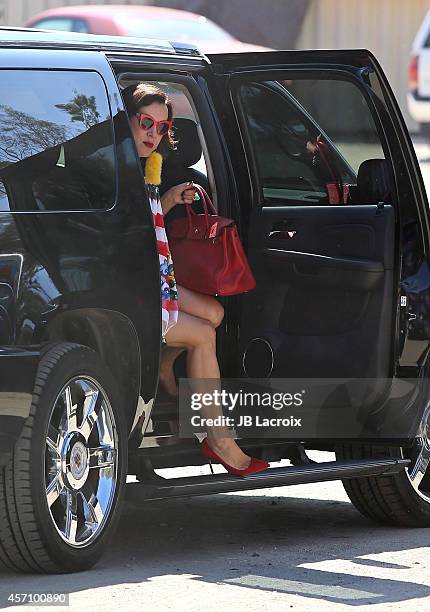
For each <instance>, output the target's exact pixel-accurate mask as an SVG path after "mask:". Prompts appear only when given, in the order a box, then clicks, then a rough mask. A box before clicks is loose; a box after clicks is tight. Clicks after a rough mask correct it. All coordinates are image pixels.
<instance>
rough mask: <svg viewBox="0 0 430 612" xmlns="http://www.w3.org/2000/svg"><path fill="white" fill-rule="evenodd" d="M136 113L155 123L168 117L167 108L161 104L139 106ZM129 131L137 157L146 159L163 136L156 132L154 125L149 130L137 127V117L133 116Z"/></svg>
mask: <svg viewBox="0 0 430 612" xmlns="http://www.w3.org/2000/svg"><path fill="white" fill-rule="evenodd" d="M137 112H138V113H142V114H144V115H150V116H151V117H152V118H153V119H155V121H163V120H166V119H167V118H168V115H169V111H168V109H167V106H166V105H165V104H162V103H161V102H152V104H148V105H147V106H140V107H139V108H138V110H137ZM131 129H132V133H133V138H134V142H135V143H136V148H137V152H138V154H139V157H148V156H149V155H150V154H151V153H152V152H153V151H156V149H157V147H158V145H159V144H160V142H161V139H162V138H163V136H162V135H160V134H159V133H158V132H157V129H156V125H155V123H154V124H153V125H152V127H150V128H149V129H147V130H146V129H143V128H141V127H140V125H139V119H138V117H137V116H136V115H133V117H132V118H131Z"/></svg>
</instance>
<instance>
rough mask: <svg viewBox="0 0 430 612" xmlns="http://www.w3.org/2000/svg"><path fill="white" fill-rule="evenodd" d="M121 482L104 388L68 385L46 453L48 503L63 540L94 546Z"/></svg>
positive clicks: (78, 382)
mask: <svg viewBox="0 0 430 612" xmlns="http://www.w3.org/2000/svg"><path fill="white" fill-rule="evenodd" d="M117 477H118V434H117V428H116V423H115V418H114V415H113V411H112V407H111V405H110V402H109V400H108V397H107V395H106V393H105V391H104V390H103V388H102V387H101V386H100V384H99V383H98V382H97V381H96V380H94V379H92V378H90V377H88V376H79V377H76V378H73V379H71V380H69V381H68V382H67V383H66V384H65V385H64V387H63V389H62V390H61V392H60V393H59V395H58V396H57V399H56V400H55V403H54V406H53V409H52V411H51V415H50V418H49V423H48V430H47V436H46V449H45V486H46V501H47V504H48V509H49V513H50V516H51V519H52V521H53V524H54V526H55V528H56V530H57V532H58V534H59V535H60V537H61V538H62V539H63V540H64V541H65V542H66V543H67V544H68V545H69V546H73V547H75V548H81V547H84V546H89V545H90V544H92V543H93V542H94V540H95V539H96V538H97V537H98V536H99V535H100V534H101V532H102V531H103V528H104V525H105V524H106V521H107V519H108V517H109V515H110V511H111V509H112V503H113V499H114V496H115V491H116V484H117Z"/></svg>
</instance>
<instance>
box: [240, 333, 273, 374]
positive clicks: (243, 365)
mask: <svg viewBox="0 0 430 612" xmlns="http://www.w3.org/2000/svg"><path fill="white" fill-rule="evenodd" d="M257 340H261V341H262V342H265V343H266V344H267V346H268V347H269V349H270V353H271V360H272V363H271V366H270V370H269V373H268V374H267V375H266V376H260V377H259V378H269V376H270V375H271V374H272V372H273V366H274V365H275V355H274V353H273V348H272V345H271V344H270V342H269V341H268V340H266V338H260V337H259V336H258V337H257V338H253V339H252V340H250V342H248V344H247V345H246V348H245V350H244V352H243V356H242V369H243V371H244V372H245V375H246V376H248V377H249V378H251V377H250V376H249V374H248V372H247V371H246V367H245V357H246V353H247V351H248V349H249V347H250V345H251V344H252V343H253V342H256V341H257Z"/></svg>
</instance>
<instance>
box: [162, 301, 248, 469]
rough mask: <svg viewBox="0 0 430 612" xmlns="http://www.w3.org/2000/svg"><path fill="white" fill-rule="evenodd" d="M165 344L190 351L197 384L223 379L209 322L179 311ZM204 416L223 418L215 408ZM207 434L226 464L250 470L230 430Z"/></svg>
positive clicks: (190, 366) (190, 365) (189, 370)
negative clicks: (200, 381) (207, 380)
mask: <svg viewBox="0 0 430 612" xmlns="http://www.w3.org/2000/svg"><path fill="white" fill-rule="evenodd" d="M166 342H167V345H168V346H170V347H173V348H181V349H186V350H187V353H188V354H187V374H188V377H189V378H192V379H194V381H195V383H196V385H198V382H199V380H201V379H218V380H219V379H220V371H219V366H218V360H217V357H216V332H215V328H214V327H213V326H212V325H211V324H210V323H209V322H208V321H207V320H205V319H200V318H198V317H195V316H193V315H190V314H188V313H185V312H182V311H180V312H179V318H178V322H177V324H176V325H175V326H174V327H172V328H171V329H170V330H169V331H168V332H167V334H166ZM202 383H203V381H202ZM202 413H203V414H204V415H205V416H210V417H211V418H215V417H216V416H221V415H222V409H221V407H220V406H215V405H212V406H210V407H207V408H202ZM207 434H208V438H209V440H210V446H211V448H212V449H213V450H214V451H215V452H216V453H218V454H219V455H220V456H221V458H222V459H223V460H224V461H225V462H226V463H228V464H229V465H231V466H233V467H235V468H237V469H245V468H247V467H248V465H249V463H250V460H251V459H250V457H248V455H246V454H245V453H244V452H243V451H242V450H241V449H240V448H239V446H238V445H237V443H236V441H235V440H234V439H233V438H232V437H231V435H230V432H229V430H228V429H226V428H220V427H217V428H208V429H207Z"/></svg>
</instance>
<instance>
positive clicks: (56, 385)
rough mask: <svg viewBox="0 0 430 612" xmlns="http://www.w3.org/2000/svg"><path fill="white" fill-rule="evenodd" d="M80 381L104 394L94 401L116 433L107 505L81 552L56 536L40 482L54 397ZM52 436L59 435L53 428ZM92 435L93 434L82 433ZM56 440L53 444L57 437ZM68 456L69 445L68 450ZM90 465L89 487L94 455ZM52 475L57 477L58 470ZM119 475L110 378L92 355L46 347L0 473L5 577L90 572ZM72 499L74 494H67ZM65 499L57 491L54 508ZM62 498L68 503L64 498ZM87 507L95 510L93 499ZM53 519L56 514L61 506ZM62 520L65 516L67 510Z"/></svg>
mask: <svg viewBox="0 0 430 612" xmlns="http://www.w3.org/2000/svg"><path fill="white" fill-rule="evenodd" d="M79 377H89V378H88V380H91V381H95V382H96V383H97V385H96V386H98V388H99V389H101V390H102V391H103V394H99V395H100V397H103V398H104V399H103V410H106V411H108V414H109V416H110V417H111V421H110V422H111V423H114V425H113V428H112V430H113V431H114V432H115V434H114V438H115V441H116V451H115V452H114V454H111V455H109V460H110V461H112V466H114V467H112V468H111V467H108V468H107V469H108V470H111V472H109V474H110V473H112V474H114V475H115V476H114V477H113V478H112V483H113V484H112V487H111V493H110V497H109V500H110V501H109V506H108V507H107V509H106V513H105V514H103V513H101V514H99V516H101V517H103V519H100V521H99V522H98V520H95V521H94V524H95V525H98V526H97V528H94V534H93V536H94V538H93V540H91V539H90V538H89V539H88V541H89V544H88V546H85V545H84V546H83V547H79V546H73V545H70V544H69V542H68V541H67V540H65V539H63V538H62V537H61V535H60V533H59V531H58V529H57V527H56V524H55V520H54V518H53V514H52V513H51V510H50V506H49V505H48V499H47V484H46V480H45V478H46V469H47V468H46V465H45V453H47V452H48V450H47V449H48V446H49V445H47V431H48V425H52V421H51V419H52V418H53V417H52V415H53V414H54V406H58V405H61V404H59V403H58V401H61V400H59V398H60V395H59V394H60V391H61V390H62V389H63V388H64V386H65V385H66V383H67V382H68V381H73V380H77V381H78V382H79V380H80V378H79ZM72 384H73V383H72ZM61 397H62V396H61ZM106 399H107V401H105V400H106ZM57 400H58V401H57ZM83 405H84V404H83ZM82 420H83V419H82ZM76 422H77V421H76ZM81 424H82V422H81ZM91 427H92V429H90V431H91V432H92V431H93V429H94V432H96V433H97V430H98V428H99V425H97V426H94V427H93V426H91ZM100 427H101V425H100ZM59 432H60V435H61V431H60V430H59ZM92 435H93V433H90V434H89V436H92ZM57 439H58V440H60V436H59V437H58V438H57ZM64 439H66V437H64ZM89 439H90V438H89ZM73 451H74V449H73V447H72V450H71V452H73ZM112 456H113V457H115V459H114V460H112V459H111V457H112ZM96 461H97V464H96V465H95V466H93V467H96V468H97V469H96V470H95V471H94V470H93V471H92V472H91V470H90V469H89V468H90V462H88V461H86V462H85V461H83V462H82V464H85V465H86V466H87V467H88V472H87V473H88V474H91V476H88V477H86V478H87V479H88V481H90V478H91V479H92V478H93V477H95V478H96V480H97V479H99V476H100V473H101V472H100V470H101V468H103V467H104V466H102V465H101V463H99V461H100V462H101V461H102V459H99V455H97V458H96ZM71 464H72V460H71V459H70V465H71ZM56 465H57V466H58V465H60V464H59V463H57V464H56ZM75 465H78V467H79V466H80V465H81V458H80V457H79V458H78V461H75ZM109 465H110V464H109ZM99 466H101V468H100V467H99ZM56 469H59V470H60V471H61V469H62V468H58V467H57V468H56ZM60 471H59V472H58V473H60ZM104 473H106V472H104ZM126 473H127V426H126V421H125V416H124V407H123V406H122V402H121V395H120V393H119V391H118V387H117V385H116V383H115V379H114V378H113V376H112V374H111V373H110V372H109V370H108V369H107V368H106V367H105V366H104V364H103V362H102V361H101V359H100V358H99V357H98V355H97V353H96V352H95V351H93V350H91V349H89V348H87V347H85V346H81V345H78V344H71V343H62V344H58V345H55V346H53V347H51V348H50V349H49V350H48V351H47V352H46V353H45V354H44V356H43V357H42V358H41V361H40V365H39V368H38V372H37V376H36V381H35V387H34V393H33V401H32V405H31V410H30V416H29V417H28V419H27V421H26V422H25V425H24V428H23V431H22V434H21V436H20V438H19V440H18V441H17V443H16V445H15V449H14V452H13V455H12V456H11V458H10V461H9V462H8V464H7V465H6V466H5V467H4V468H3V469H1V470H0V561H1V562H2V563H3V564H4V565H5V566H6V567H7V568H9V569H10V570H12V571H22V572H39V573H63V572H74V571H81V570H85V569H88V568H90V567H91V566H93V565H94V564H95V563H96V562H97V560H98V559H99V558H100V556H101V555H102V553H103V551H104V549H105V548H106V544H107V541H108V539H109V537H110V536H111V535H112V533H113V531H114V529H115V526H116V523H117V521H118V518H119V509H120V504H121V501H122V497H123V492H124V483H125V477H126ZM67 482H68V481H67ZM73 493H74V494H75V492H74V491H73ZM64 495H67V491H66V489H63V490H62V491H61V494H59V495H58V499H56V500H55V503H56V504H60V503H62V501H63V499H64ZM76 495H79V493H78V494H76ZM68 499H71V498H69V497H67V500H68ZM79 499H83V498H81V497H79ZM92 499H93V498H92ZM81 503H82V502H81ZM94 503H95V504H96V506H95V507H96V509H97V510H98V511H99V512H100V504H99V503H98V500H97V498H96V499H95V502H94ZM89 507H90V506H88V508H89ZM92 507H93V506H91V508H92ZM55 508H57V506H55ZM79 512H80V515H79V516H80V519H79V520H81V521H84V518H82V517H83V516H85V513H84V510H82V508H80V509H79ZM59 514H60V515H61V507H60V512H59ZM73 515H74V516H77V515H78V511H76V512H75V509H74V510H73ZM65 516H66V517H67V506H66V515H65ZM69 516H70V515H69ZM76 524H77V523H76ZM74 525H75V523H74ZM73 541H75V540H73ZM84 544H85V543H84Z"/></svg>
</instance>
